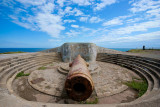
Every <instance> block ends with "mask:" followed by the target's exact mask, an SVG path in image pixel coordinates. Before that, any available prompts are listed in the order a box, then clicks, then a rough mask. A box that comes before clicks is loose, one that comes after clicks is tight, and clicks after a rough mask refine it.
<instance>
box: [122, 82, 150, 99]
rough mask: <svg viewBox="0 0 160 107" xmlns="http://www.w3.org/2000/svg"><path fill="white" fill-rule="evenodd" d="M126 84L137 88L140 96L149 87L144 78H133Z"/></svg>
mask: <svg viewBox="0 0 160 107" xmlns="http://www.w3.org/2000/svg"><path fill="white" fill-rule="evenodd" d="M124 84H126V85H127V86H128V87H131V88H133V89H135V90H137V91H138V97H141V96H142V95H143V94H144V93H145V92H146V91H147V88H148V84H147V82H146V81H145V80H144V79H142V81H135V80H132V81H128V82H125V83H124Z"/></svg>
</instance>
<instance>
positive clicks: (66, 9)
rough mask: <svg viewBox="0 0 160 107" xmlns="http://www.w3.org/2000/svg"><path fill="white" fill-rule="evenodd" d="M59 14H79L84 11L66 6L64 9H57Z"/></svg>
mask: <svg viewBox="0 0 160 107" xmlns="http://www.w3.org/2000/svg"><path fill="white" fill-rule="evenodd" d="M58 13H59V15H62V16H63V15H68V16H70V15H74V16H81V15H83V14H84V13H83V12H82V11H80V10H78V9H77V8H74V9H72V7H69V6H68V7H66V8H65V10H64V11H63V10H62V9H59V12H58Z"/></svg>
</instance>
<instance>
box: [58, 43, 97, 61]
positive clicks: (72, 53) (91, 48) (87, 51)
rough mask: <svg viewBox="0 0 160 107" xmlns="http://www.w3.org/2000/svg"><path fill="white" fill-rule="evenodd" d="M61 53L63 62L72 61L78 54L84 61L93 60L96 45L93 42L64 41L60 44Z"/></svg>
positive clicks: (95, 53)
mask: <svg viewBox="0 0 160 107" xmlns="http://www.w3.org/2000/svg"><path fill="white" fill-rule="evenodd" d="M61 54H62V59H63V61H64V62H71V61H73V60H74V59H75V58H76V57H77V55H79V54H80V55H81V56H82V58H84V59H85V60H86V61H95V60H96V56H97V47H96V45H95V44H93V43H64V44H63V45H62V46H61Z"/></svg>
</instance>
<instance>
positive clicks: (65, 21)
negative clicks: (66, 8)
mask: <svg viewBox="0 0 160 107" xmlns="http://www.w3.org/2000/svg"><path fill="white" fill-rule="evenodd" d="M72 22H76V20H64V23H72Z"/></svg>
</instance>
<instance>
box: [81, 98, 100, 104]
mask: <svg viewBox="0 0 160 107" xmlns="http://www.w3.org/2000/svg"><path fill="white" fill-rule="evenodd" d="M80 103H81V104H98V98H95V99H94V101H81V102H80Z"/></svg>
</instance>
